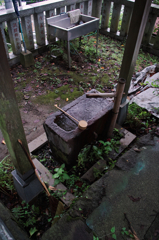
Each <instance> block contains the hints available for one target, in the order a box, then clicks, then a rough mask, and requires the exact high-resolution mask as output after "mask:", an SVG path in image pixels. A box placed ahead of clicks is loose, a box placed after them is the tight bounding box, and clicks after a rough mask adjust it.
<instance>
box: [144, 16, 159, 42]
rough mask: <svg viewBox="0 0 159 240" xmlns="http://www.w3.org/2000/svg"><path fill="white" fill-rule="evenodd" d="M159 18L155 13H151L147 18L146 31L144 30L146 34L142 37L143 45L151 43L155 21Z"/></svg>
mask: <svg viewBox="0 0 159 240" xmlns="http://www.w3.org/2000/svg"><path fill="white" fill-rule="evenodd" d="M156 19H157V15H155V14H151V13H150V14H149V17H148V20H147V24H146V28H145V32H144V36H143V39H142V44H143V45H149V43H150V40H151V36H152V32H153V29H154V26H155V22H156Z"/></svg>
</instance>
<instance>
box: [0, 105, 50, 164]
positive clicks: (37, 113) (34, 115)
mask: <svg viewBox="0 0 159 240" xmlns="http://www.w3.org/2000/svg"><path fill="white" fill-rule="evenodd" d="M23 104H24V108H21V109H20V113H21V118H22V122H23V126H24V131H25V134H26V138H27V141H28V143H29V142H31V141H32V140H34V139H35V138H36V137H38V136H40V135H41V134H42V133H43V132H44V129H43V122H44V121H45V119H46V118H47V116H48V115H49V114H50V112H51V110H52V106H50V105H49V106H48V107H47V106H36V105H34V106H33V105H31V104H28V103H26V102H25V101H24V103H23ZM25 104H26V105H25ZM2 140H3V135H2V132H1V131H0V160H2V159H3V158H4V157H5V156H6V155H8V154H9V153H8V150H7V146H6V145H4V144H3V143H2Z"/></svg>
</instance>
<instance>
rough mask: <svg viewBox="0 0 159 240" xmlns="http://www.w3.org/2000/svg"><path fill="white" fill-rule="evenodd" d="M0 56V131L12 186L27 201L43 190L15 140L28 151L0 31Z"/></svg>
mask: <svg viewBox="0 0 159 240" xmlns="http://www.w3.org/2000/svg"><path fill="white" fill-rule="evenodd" d="M0 53H1V58H0V128H1V131H2V134H3V137H4V139H5V142H6V144H7V147H8V151H9V153H10V155H11V159H12V161H13V164H14V166H15V168H16V170H14V171H13V172H12V175H13V180H14V185H15V187H16V190H17V192H18V194H19V196H20V197H21V198H22V199H23V200H25V201H26V202H29V201H31V200H32V199H33V198H34V197H35V196H37V195H38V194H39V193H40V192H41V191H42V187H41V184H40V183H39V181H38V179H37V178H36V177H35V174H34V169H33V167H32V166H31V164H30V162H29V160H28V158H27V157H26V155H25V153H24V151H23V150H22V148H21V146H20V144H19V143H18V139H20V140H21V141H22V143H23V146H24V147H25V149H26V150H27V151H28V152H29V150H28V145H27V141H26V137H25V133H24V129H23V125H22V120H21V116H20V112H19V108H18V104H17V101H16V96H15V92H14V86H13V81H12V78H11V75H10V71H9V65H8V60H7V55H6V51H5V47H4V43H3V38H2V34H1V31H0ZM32 183H33V184H32Z"/></svg>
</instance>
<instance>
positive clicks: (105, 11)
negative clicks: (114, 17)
mask: <svg viewBox="0 0 159 240" xmlns="http://www.w3.org/2000/svg"><path fill="white" fill-rule="evenodd" d="M110 9H111V2H107V1H106V0H104V1H103V6H102V24H101V28H102V29H105V30H107V28H108V25H109V17H110Z"/></svg>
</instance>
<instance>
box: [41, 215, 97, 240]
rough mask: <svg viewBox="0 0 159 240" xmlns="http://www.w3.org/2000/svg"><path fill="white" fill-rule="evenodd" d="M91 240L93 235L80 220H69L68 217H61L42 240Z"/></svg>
mask: <svg viewBox="0 0 159 240" xmlns="http://www.w3.org/2000/svg"><path fill="white" fill-rule="evenodd" d="M46 239H50V240H51V239H54V240H92V239H93V234H92V232H91V231H90V229H89V228H88V227H87V225H86V224H85V223H84V222H83V221H82V220H80V219H71V218H70V216H69V215H66V216H65V217H62V218H61V219H60V220H59V221H58V222H57V224H55V225H53V226H52V227H51V228H50V229H49V230H48V231H47V232H46V233H44V235H43V236H42V240H46Z"/></svg>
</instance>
